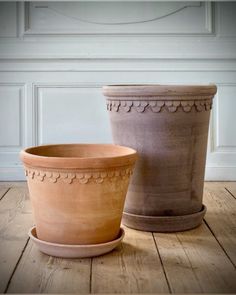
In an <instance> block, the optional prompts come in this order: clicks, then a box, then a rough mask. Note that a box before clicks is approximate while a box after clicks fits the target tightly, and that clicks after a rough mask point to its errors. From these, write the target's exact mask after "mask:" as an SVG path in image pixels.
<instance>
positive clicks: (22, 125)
mask: <svg viewBox="0 0 236 295" xmlns="http://www.w3.org/2000/svg"><path fill="white" fill-rule="evenodd" d="M0 87H18V90H19V95H18V100H19V110H18V111H19V113H18V115H19V122H18V123H19V142H18V144H13V145H4V146H3V145H0V153H4V152H6V151H14V150H15V149H19V148H21V147H22V146H23V145H24V142H25V137H26V83H11V82H5V83H3V82H0Z"/></svg>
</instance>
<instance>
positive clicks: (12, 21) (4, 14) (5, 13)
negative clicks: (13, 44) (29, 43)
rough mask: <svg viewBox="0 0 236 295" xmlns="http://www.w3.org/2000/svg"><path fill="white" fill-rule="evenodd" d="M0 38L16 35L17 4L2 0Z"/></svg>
mask: <svg viewBox="0 0 236 295" xmlns="http://www.w3.org/2000/svg"><path fill="white" fill-rule="evenodd" d="M0 20H1V21H0V23H1V25H0V38H1V37H17V29H18V28H17V4H16V3H15V2H11V3H9V2H2V3H1V7H0Z"/></svg>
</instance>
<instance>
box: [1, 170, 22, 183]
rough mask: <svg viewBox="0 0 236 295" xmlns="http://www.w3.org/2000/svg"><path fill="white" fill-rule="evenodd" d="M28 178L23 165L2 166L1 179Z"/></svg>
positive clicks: (16, 179) (18, 179)
mask: <svg viewBox="0 0 236 295" xmlns="http://www.w3.org/2000/svg"><path fill="white" fill-rule="evenodd" d="M21 180H26V178H25V174H24V170H23V167H0V181H21Z"/></svg>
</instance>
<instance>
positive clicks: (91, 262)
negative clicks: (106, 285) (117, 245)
mask: <svg viewBox="0 0 236 295" xmlns="http://www.w3.org/2000/svg"><path fill="white" fill-rule="evenodd" d="M92 279H93V258H91V261H90V276H89V293H90V294H91V293H92Z"/></svg>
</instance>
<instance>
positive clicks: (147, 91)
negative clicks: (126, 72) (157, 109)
mask: <svg viewBox="0 0 236 295" xmlns="http://www.w3.org/2000/svg"><path fill="white" fill-rule="evenodd" d="M102 91H103V94H104V95H105V96H108V97H112V99H114V98H113V97H117V98H119V97H125V100H126V99H127V100H128V99H129V97H132V99H133V98H134V97H135V98H136V97H137V99H143V97H145V100H148V99H150V100H152V99H153V98H152V97H153V96H158V97H159V96H163V97H161V99H162V100H163V99H164V100H174V99H175V96H178V100H179V96H181V100H185V99H186V100H191V99H194V100H196V99H199V100H201V99H206V97H205V96H211V97H213V96H214V95H215V94H216V91H217V88H216V85H214V84H209V85H159V84H124V85H122V84H120V85H119V84H117V85H106V86H103V88H102ZM194 96H195V97H194ZM191 97H192V98H191ZM196 97H197V98H196ZM108 99H109V98H108Z"/></svg>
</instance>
